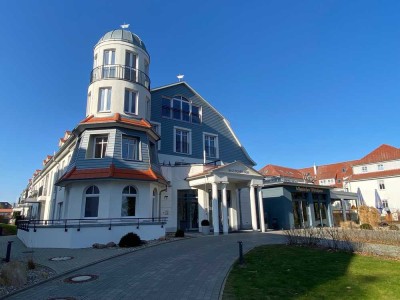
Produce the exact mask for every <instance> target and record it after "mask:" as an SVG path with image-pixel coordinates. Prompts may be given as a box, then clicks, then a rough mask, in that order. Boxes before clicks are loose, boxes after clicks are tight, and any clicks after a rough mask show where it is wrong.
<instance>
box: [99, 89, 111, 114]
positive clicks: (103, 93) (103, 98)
mask: <svg viewBox="0 0 400 300" xmlns="http://www.w3.org/2000/svg"><path fill="white" fill-rule="evenodd" d="M110 109H111V88H101V89H100V93H99V112H107V111H110Z"/></svg>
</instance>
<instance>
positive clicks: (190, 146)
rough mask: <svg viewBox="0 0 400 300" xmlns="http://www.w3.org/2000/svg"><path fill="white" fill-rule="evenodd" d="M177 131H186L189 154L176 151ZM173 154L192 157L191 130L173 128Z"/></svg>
mask: <svg viewBox="0 0 400 300" xmlns="http://www.w3.org/2000/svg"><path fill="white" fill-rule="evenodd" d="M177 130H179V131H187V132H188V151H189V153H184V152H178V151H176V133H177ZM174 153H179V154H184V155H192V130H191V129H189V128H184V127H179V126H174Z"/></svg>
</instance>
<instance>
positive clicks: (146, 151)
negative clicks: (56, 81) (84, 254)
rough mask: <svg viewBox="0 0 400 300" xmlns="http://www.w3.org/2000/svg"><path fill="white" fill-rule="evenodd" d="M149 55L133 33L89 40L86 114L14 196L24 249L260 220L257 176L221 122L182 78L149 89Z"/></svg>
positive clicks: (117, 32) (234, 226)
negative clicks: (17, 196) (204, 222)
mask: <svg viewBox="0 0 400 300" xmlns="http://www.w3.org/2000/svg"><path fill="white" fill-rule="evenodd" d="M149 72H150V56H149V54H148V52H147V49H146V47H145V45H144V43H143V41H142V40H141V39H140V38H139V37H138V36H137V35H135V34H134V33H132V32H130V31H128V30H125V29H118V30H113V31H110V32H108V33H106V34H105V35H104V36H103V37H102V38H101V39H100V40H99V42H98V43H97V44H96V45H95V47H94V54H93V69H92V72H91V76H90V83H89V87H88V93H87V108H86V117H85V119H83V120H82V121H81V122H79V124H78V125H77V126H76V127H75V128H74V129H73V130H72V131H67V132H66V133H65V135H64V136H63V137H62V138H61V139H60V141H59V150H58V151H57V152H56V153H55V154H54V155H52V156H50V155H49V156H47V157H46V158H45V160H44V161H43V168H42V169H41V170H36V171H35V173H34V175H33V177H32V178H31V180H30V181H29V184H28V186H27V188H26V189H25V190H24V191H23V193H22V194H21V197H20V203H19V206H20V209H21V211H22V214H23V215H25V216H26V218H27V219H29V220H27V221H23V222H20V230H19V231H18V236H19V237H20V239H21V240H22V241H23V242H24V243H25V244H26V245H28V246H30V247H67V248H79V247H88V246H90V245H91V244H93V243H96V242H97V243H106V242H110V241H114V242H118V241H119V239H120V238H121V236H122V235H123V234H125V233H127V232H132V231H133V232H136V233H137V234H138V235H139V236H140V237H141V238H142V239H144V240H149V239H155V238H159V237H161V236H164V235H165V232H166V231H167V232H174V231H175V230H177V229H183V230H195V231H199V230H200V226H199V224H200V222H201V220H204V219H207V220H209V221H210V223H211V225H212V230H213V232H214V234H219V233H220V232H221V233H222V232H223V233H228V232H229V231H230V230H237V229H240V228H253V229H257V228H259V227H260V228H261V229H263V230H264V229H265V228H264V222H260V221H259V220H261V219H263V216H262V213H263V210H258V212H257V210H256V206H260V205H262V203H261V202H259V203H258V204H256V202H257V201H258V200H259V199H261V186H262V184H263V181H262V179H263V177H262V175H261V174H260V173H258V172H257V171H255V170H254V169H253V168H252V166H254V164H255V163H254V161H253V160H252V159H251V158H250V157H249V155H248V154H247V152H246V150H245V149H244V147H243V146H242V145H241V143H240V142H239V140H238V138H237V137H236V135H235V133H234V132H233V130H232V128H231V126H230V124H229V122H228V121H227V120H226V119H225V118H224V117H223V116H222V115H221V114H220V113H219V112H218V111H217V110H216V109H215V108H214V107H213V106H212V105H211V104H209V103H208V102H207V101H206V100H205V99H203V98H202V97H201V96H200V95H199V94H198V93H197V92H196V91H195V90H194V89H193V88H192V87H190V86H189V85H188V84H187V83H186V82H178V83H174V84H170V85H166V86H163V87H159V88H155V89H151V87H150V75H149Z"/></svg>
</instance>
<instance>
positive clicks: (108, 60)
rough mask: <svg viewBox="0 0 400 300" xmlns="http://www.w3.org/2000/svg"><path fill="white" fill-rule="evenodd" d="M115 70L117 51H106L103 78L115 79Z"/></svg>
mask: <svg viewBox="0 0 400 300" xmlns="http://www.w3.org/2000/svg"><path fill="white" fill-rule="evenodd" d="M115 68H116V67H115V50H105V51H104V54H103V78H114V77H115V73H116V72H115Z"/></svg>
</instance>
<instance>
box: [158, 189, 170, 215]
mask: <svg viewBox="0 0 400 300" xmlns="http://www.w3.org/2000/svg"><path fill="white" fill-rule="evenodd" d="M167 190H168V184H166V185H165V189H163V190H161V191H160V192H159V193H158V218H161V193H162V192H166V191H167Z"/></svg>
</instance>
